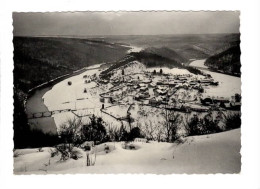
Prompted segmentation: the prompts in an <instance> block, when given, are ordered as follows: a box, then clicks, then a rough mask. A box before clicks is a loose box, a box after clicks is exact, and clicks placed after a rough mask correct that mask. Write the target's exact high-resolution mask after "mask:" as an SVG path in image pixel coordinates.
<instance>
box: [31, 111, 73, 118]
mask: <svg viewBox="0 0 260 189" xmlns="http://www.w3.org/2000/svg"><path fill="white" fill-rule="evenodd" d="M71 111H73V110H71V109H63V110H53V111H45V112H36V113H27V118H28V119H36V118H45V117H51V116H52V115H54V114H59V113H63V112H71ZM74 111H75V110H74Z"/></svg>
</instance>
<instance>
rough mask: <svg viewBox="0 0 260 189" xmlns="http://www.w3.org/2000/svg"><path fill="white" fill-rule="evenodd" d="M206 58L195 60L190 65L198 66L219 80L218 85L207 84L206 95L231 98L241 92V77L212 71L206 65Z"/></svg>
mask: <svg viewBox="0 0 260 189" xmlns="http://www.w3.org/2000/svg"><path fill="white" fill-rule="evenodd" d="M205 61H206V59H202V60H195V61H193V62H191V63H190V66H193V67H196V68H198V69H200V70H201V71H203V72H205V73H206V74H210V75H211V76H212V78H213V79H214V80H215V81H218V82H219V85H218V86H207V87H206V90H205V93H204V95H205V96H215V97H216V96H218V97H225V98H230V97H231V96H234V94H236V93H238V94H241V78H240V77H235V76H231V75H226V74H222V73H218V72H212V71H210V70H209V69H208V67H207V66H205V65H204V63H205Z"/></svg>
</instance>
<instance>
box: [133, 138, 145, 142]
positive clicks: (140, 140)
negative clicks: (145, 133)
mask: <svg viewBox="0 0 260 189" xmlns="http://www.w3.org/2000/svg"><path fill="white" fill-rule="evenodd" d="M134 142H141V143H146V142H147V139H146V138H135V139H134Z"/></svg>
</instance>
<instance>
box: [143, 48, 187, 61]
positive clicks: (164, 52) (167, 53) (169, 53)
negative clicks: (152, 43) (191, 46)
mask: <svg viewBox="0 0 260 189" xmlns="http://www.w3.org/2000/svg"><path fill="white" fill-rule="evenodd" d="M145 51H146V52H148V53H153V54H157V55H159V56H162V57H165V58H169V59H171V60H174V61H176V62H178V63H186V62H188V59H186V58H184V57H183V56H182V55H180V54H179V53H177V52H175V51H174V50H172V49H170V48H167V47H161V48H155V47H149V48H147V49H145Z"/></svg>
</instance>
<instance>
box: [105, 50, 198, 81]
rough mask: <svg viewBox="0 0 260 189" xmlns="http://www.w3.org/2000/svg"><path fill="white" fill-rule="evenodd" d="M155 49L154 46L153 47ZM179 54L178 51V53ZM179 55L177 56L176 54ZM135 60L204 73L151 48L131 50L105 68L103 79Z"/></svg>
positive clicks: (148, 64)
mask: <svg viewBox="0 0 260 189" xmlns="http://www.w3.org/2000/svg"><path fill="white" fill-rule="evenodd" d="M151 49H153V48H151ZM176 55H177V53H176ZM174 57H177V56H174ZM133 61H139V62H141V63H143V64H144V65H145V66H146V67H148V68H149V67H150V68H151V67H168V68H183V69H187V70H188V71H190V72H191V73H194V74H202V72H201V71H200V70H198V69H196V68H193V67H190V66H186V65H183V64H182V63H181V62H180V61H179V60H178V59H177V60H173V59H170V58H168V57H164V56H161V55H158V54H155V53H152V52H151V50H150V48H149V49H145V50H142V51H140V52H131V53H130V54H129V55H127V56H126V57H124V58H123V59H121V60H119V61H117V62H115V63H114V64H112V66H110V67H109V68H108V69H106V70H104V71H103V72H101V74H100V77H101V78H102V79H109V78H110V76H111V74H112V71H113V70H115V69H117V68H119V67H122V66H126V65H127V64H128V63H130V62H133Z"/></svg>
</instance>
